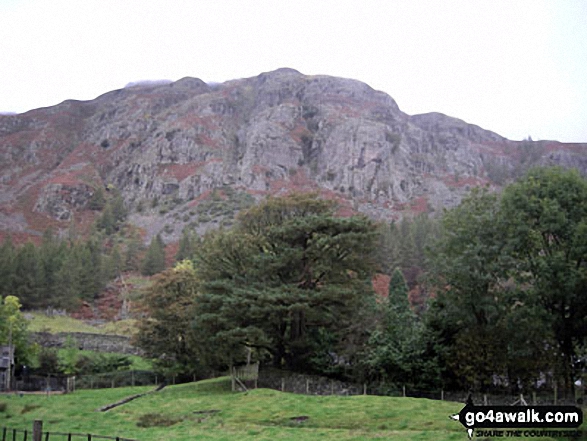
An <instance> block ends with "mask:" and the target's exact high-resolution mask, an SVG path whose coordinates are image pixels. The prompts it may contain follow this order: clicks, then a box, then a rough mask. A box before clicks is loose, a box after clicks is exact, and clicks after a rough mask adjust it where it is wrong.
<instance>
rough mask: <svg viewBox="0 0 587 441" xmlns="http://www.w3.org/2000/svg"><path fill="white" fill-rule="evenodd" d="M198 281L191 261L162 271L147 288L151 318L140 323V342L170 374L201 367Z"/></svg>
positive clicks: (192, 370) (159, 367) (146, 299)
mask: <svg viewBox="0 0 587 441" xmlns="http://www.w3.org/2000/svg"><path fill="white" fill-rule="evenodd" d="M197 289H198V281H197V278H196V272H195V270H194V267H193V265H192V263H191V262H190V261H182V262H179V263H178V264H177V265H176V266H175V267H174V268H171V269H168V270H166V271H164V272H162V273H160V274H158V275H157V276H156V277H155V278H154V281H153V285H151V287H150V288H149V290H148V291H147V294H146V296H145V303H146V304H147V307H148V312H149V315H148V318H144V319H143V320H142V321H141V322H140V325H139V333H138V336H137V344H138V345H139V346H140V347H141V348H142V349H143V350H144V351H145V353H146V354H147V356H149V357H151V358H153V359H155V360H156V362H155V363H156V365H157V367H158V369H160V370H162V371H164V372H166V373H178V372H184V373H194V372H196V371H197V370H198V369H199V368H200V363H199V359H198V353H197V345H196V344H195V337H194V332H193V327H192V321H193V319H194V308H195V301H196V296H197Z"/></svg>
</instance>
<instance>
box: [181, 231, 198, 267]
mask: <svg viewBox="0 0 587 441" xmlns="http://www.w3.org/2000/svg"><path fill="white" fill-rule="evenodd" d="M199 239H200V238H199V236H198V235H197V234H194V233H192V232H190V230H189V229H187V228H185V229H184V230H183V232H182V233H181V238H180V239H179V247H178V250H177V254H176V255H175V260H177V261H178V262H181V261H182V260H185V259H192V258H193V257H194V254H195V251H196V246H197V244H198V242H199Z"/></svg>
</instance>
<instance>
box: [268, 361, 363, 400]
mask: <svg viewBox="0 0 587 441" xmlns="http://www.w3.org/2000/svg"><path fill="white" fill-rule="evenodd" d="M258 387H266V388H269V389H276V390H282V391H284V392H293V393H296V394H309V395H360V394H362V393H363V386H362V385H358V384H353V383H346V382H344V381H338V380H332V379H330V378H326V377H319V376H317V375H304V374H297V373H294V372H288V371H281V370H276V369H270V368H262V369H261V370H260V371H259V380H258Z"/></svg>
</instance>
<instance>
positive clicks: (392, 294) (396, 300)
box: [387, 268, 410, 313]
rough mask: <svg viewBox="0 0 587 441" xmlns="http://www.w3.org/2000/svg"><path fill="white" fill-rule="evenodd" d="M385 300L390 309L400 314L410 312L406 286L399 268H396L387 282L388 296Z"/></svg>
mask: <svg viewBox="0 0 587 441" xmlns="http://www.w3.org/2000/svg"><path fill="white" fill-rule="evenodd" d="M387 298H388V302H389V307H390V308H392V309H394V310H396V311H398V312H400V313H406V312H408V311H409V310H410V302H409V300H408V285H407V283H406V279H405V278H404V275H403V274H402V272H401V270H400V269H399V268H396V269H395V271H394V272H393V274H392V275H391V279H390V280H389V295H388V297H387Z"/></svg>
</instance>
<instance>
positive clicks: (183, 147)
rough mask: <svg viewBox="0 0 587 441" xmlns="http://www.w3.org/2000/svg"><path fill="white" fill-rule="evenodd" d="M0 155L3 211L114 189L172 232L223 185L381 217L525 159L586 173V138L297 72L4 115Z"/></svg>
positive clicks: (67, 208)
mask: <svg viewBox="0 0 587 441" xmlns="http://www.w3.org/2000/svg"><path fill="white" fill-rule="evenodd" d="M0 158H2V164H1V165H0V170H1V172H2V173H1V176H2V177H3V178H2V180H0V190H1V192H2V194H4V195H5V196H6V197H3V198H2V200H0V208H2V207H4V210H5V212H6V215H8V214H7V213H8V212H10V213H11V214H10V215H11V216H12V214H13V213H14V209H13V210H12V211H11V210H9V209H7V208H6V207H12V208H14V207H17V206H19V207H21V206H23V201H24V200H31V199H32V200H34V204H33V206H32V207H30V209H31V210H34V211H35V212H37V213H43V214H44V215H47V216H49V217H51V218H53V219H58V220H60V221H66V220H67V219H69V218H71V214H72V213H73V212H75V211H80V210H84V209H85V204H86V202H87V200H88V197H89V196H91V191H90V190H91V188H96V187H97V186H100V185H105V186H108V185H114V186H115V187H117V188H118V189H119V190H120V191H121V192H122V195H123V197H124V199H125V200H126V202H127V204H128V205H129V207H130V208H131V210H132V209H133V208H134V207H138V206H143V207H144V206H147V207H150V206H151V205H154V204H150V202H151V201H153V200H157V201H159V208H157V209H152V210H147V211H146V212H142V213H141V214H137V215H136V216H135V217H133V219H135V220H136V221H137V222H138V223H140V224H141V225H148V224H152V225H157V228H159V226H161V227H162V226H163V225H165V224H173V225H175V228H174V231H175V233H174V234H175V235H177V234H179V232H180V231H181V229H182V227H183V226H184V225H187V224H188V223H189V222H190V221H191V220H190V219H189V215H188V214H189V212H190V211H193V210H192V209H194V207H197V206H198V204H199V203H200V202H201V201H202V200H204V199H206V197H207V195H209V194H210V192H213V191H214V190H215V189H220V188H226V187H230V188H232V189H233V190H236V191H240V192H247V193H249V194H251V195H253V196H254V197H256V198H259V197H261V196H262V195H264V194H274V193H277V194H279V193H283V192H286V191H291V190H302V189H315V190H318V191H320V192H321V193H322V194H323V195H324V197H330V198H335V199H338V200H340V201H341V202H343V203H344V204H346V205H347V206H349V207H352V208H353V209H354V210H355V211H362V212H365V213H367V214H369V215H371V216H374V217H376V218H382V219H389V218H392V217H397V216H399V215H401V213H403V212H406V211H407V212H420V211H424V210H428V211H433V210H438V209H440V208H442V207H445V206H452V205H455V204H457V203H458V202H459V201H460V199H461V198H462V197H463V195H464V194H466V192H467V191H468V190H469V189H470V188H471V187H473V186H477V185H487V184H488V185H493V186H500V185H503V184H504V183H506V182H507V181H508V180H511V179H513V178H515V177H517V175H519V174H520V173H521V172H522V171H523V170H524V169H525V168H527V167H528V166H529V164H560V165H562V166H566V167H577V168H579V169H580V171H581V172H582V173H586V172H587V159H586V158H587V145H586V144H561V143H557V142H535V143H533V142H526V143H521V142H514V141H509V140H507V139H505V138H503V137H501V136H499V135H497V134H495V133H493V132H490V131H487V130H483V129H482V128H480V127H478V126H475V125H471V124H468V123H466V122H464V121H461V120H458V119H456V118H451V117H448V116H446V115H442V114H439V113H428V114H423V115H414V116H409V115H407V114H405V113H403V112H402V111H401V110H400V109H399V107H398V105H397V104H396V102H395V101H394V100H393V99H392V98H391V97H390V96H388V95H387V94H385V93H383V92H379V91H375V90H373V89H372V88H370V87H369V86H368V85H366V84H364V83H361V82H359V81H355V80H349V79H342V78H334V77H329V76H321V75H320V76H307V75H303V74H301V73H299V72H297V71H295V70H293V69H279V70H277V71H274V72H267V73H263V74H261V75H259V76H257V77H253V78H246V79H239V80H233V81H228V82H226V83H223V84H211V85H209V84H206V83H204V82H203V81H201V80H199V79H196V78H184V79H181V80H179V81H177V82H175V83H171V84H158V83H155V84H147V85H137V86H133V87H129V88H125V89H122V90H117V91H113V92H109V93H106V94H104V95H102V96H100V97H98V98H96V99H95V100H93V101H89V102H76V101H66V102H64V103H62V104H60V105H58V106H54V107H52V108H47V109H39V110H35V111H31V112H28V113H26V114H23V115H13V116H0ZM31 195H34V197H31ZM162 203H163V204H164V209H162V208H160V207H161V204H162ZM19 204H20V205H19ZM212 217H213V216H212ZM12 218H14V217H12ZM155 218H157V220H156V219H155ZM151 229H153V228H151ZM168 229H169V228H168ZM198 231H200V230H198ZM158 232H159V231H155V230H153V231H151V230H149V231H148V233H149V235H150V234H155V233H158ZM174 238H175V236H174V235H173V234H170V235H169V234H168V236H167V237H166V239H167V240H173V239H174Z"/></svg>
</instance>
